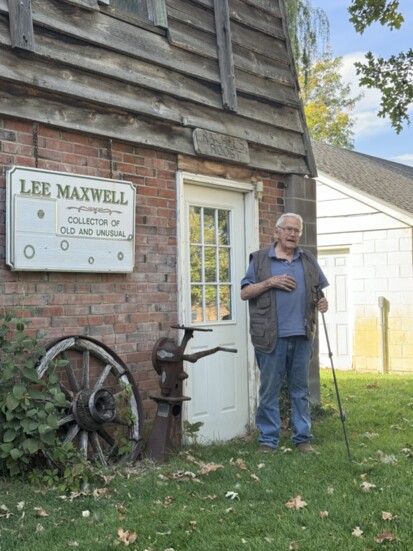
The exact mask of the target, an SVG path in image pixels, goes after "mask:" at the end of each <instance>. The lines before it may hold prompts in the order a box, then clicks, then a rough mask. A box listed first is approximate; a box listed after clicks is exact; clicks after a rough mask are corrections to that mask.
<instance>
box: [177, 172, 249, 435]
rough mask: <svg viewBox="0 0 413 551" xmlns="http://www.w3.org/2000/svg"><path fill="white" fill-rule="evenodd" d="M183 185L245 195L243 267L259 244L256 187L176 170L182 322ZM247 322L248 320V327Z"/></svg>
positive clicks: (180, 311) (180, 314)
mask: <svg viewBox="0 0 413 551" xmlns="http://www.w3.org/2000/svg"><path fill="white" fill-rule="evenodd" d="M185 185H191V186H193V185H198V186H202V187H209V188H216V189H221V190H226V191H235V192H238V193H242V194H243V195H244V221H245V224H244V227H245V235H244V241H245V251H246V258H245V270H246V269H247V266H248V257H249V254H250V253H251V252H253V251H255V250H257V249H258V247H259V225H258V223H259V212H258V196H257V195H258V194H257V186H256V184H255V183H251V182H241V181H237V180H228V179H226V178H217V177H216V176H206V175H203V174H192V173H190V172H185V171H179V170H178V171H177V173H176V197H177V241H178V243H177V245H178V258H177V278H178V281H177V285H178V320H179V323H180V324H184V322H185V320H184V312H185V311H186V307H187V304H186V302H187V300H186V296H185V293H184V292H183V290H184V288H185V285H184V277H185V271H184V269H183V250H184V246H185V236H184V228H185V220H184V216H185ZM239 315H246V316H248V308H247V302H245V310H244V314H243V313H242V312H240V313H239ZM248 326H249V323H247V327H248ZM245 338H247V339H248V344H247V370H248V373H247V381H248V421H249V425H250V426H253V423H255V411H256V407H257V397H258V370H257V367H256V362H255V353H254V348H253V346H252V344H251V339H250V338H249V334H247V335H245ZM185 415H186V408H183V412H182V417H183V420H185Z"/></svg>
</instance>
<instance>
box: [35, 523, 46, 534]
mask: <svg viewBox="0 0 413 551" xmlns="http://www.w3.org/2000/svg"><path fill="white" fill-rule="evenodd" d="M40 532H44V527H43V526H42V525H41V524H40V522H39V523H38V524H37V526H36V534H39V533H40Z"/></svg>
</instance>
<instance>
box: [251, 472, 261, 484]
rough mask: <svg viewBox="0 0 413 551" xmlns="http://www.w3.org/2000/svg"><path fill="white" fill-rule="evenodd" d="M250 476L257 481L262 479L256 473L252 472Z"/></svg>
mask: <svg viewBox="0 0 413 551" xmlns="http://www.w3.org/2000/svg"><path fill="white" fill-rule="evenodd" d="M250 478H252V480H255V481H256V482H259V481H260V479H259V478H258V476H257V475H256V474H254V473H251V474H250Z"/></svg>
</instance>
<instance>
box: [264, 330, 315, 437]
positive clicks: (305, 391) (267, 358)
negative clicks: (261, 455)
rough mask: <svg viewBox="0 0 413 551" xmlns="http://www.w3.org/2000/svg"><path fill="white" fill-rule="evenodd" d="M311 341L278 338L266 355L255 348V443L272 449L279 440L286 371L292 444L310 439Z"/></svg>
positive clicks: (298, 337) (298, 338)
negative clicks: (257, 376) (257, 381)
mask: <svg viewBox="0 0 413 551" xmlns="http://www.w3.org/2000/svg"><path fill="white" fill-rule="evenodd" d="M312 353H313V343H312V342H311V341H309V340H308V339H307V338H306V337H304V336H297V337H279V338H278V339H277V345H276V347H275V349H274V350H273V351H272V352H271V353H270V354H266V353H265V352H261V351H259V350H256V351H255V355H256V358H257V362H258V367H259V370H260V393H259V405H258V409H257V417H256V423H257V427H258V429H259V431H260V436H259V442H260V443H261V444H265V445H267V446H271V447H273V448H276V447H277V446H278V442H279V440H280V431H281V418H280V408H279V402H280V391H281V383H282V380H283V378H284V375H285V374H287V383H288V390H289V393H290V398H291V410H292V419H291V420H292V425H293V436H292V440H293V442H294V444H300V443H302V442H310V441H311V440H312V439H313V435H312V434H311V410H310V401H309V395H310V390H309V376H308V368H309V363H310V359H311V356H312Z"/></svg>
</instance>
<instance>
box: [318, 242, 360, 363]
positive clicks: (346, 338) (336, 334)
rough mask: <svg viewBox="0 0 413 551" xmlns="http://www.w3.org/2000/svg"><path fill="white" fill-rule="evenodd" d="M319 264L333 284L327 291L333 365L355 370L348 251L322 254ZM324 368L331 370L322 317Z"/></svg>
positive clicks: (321, 337) (328, 327)
mask: <svg viewBox="0 0 413 551" xmlns="http://www.w3.org/2000/svg"><path fill="white" fill-rule="evenodd" d="M318 261H319V263H320V266H321V269H322V270H323V272H324V273H325V275H326V277H327V279H328V281H329V283H330V285H329V287H327V288H326V289H324V292H325V294H326V296H327V299H328V303H329V308H328V312H327V313H326V314H325V315H324V319H325V322H326V328H327V335H328V340H329V342H330V350H331V353H332V360H333V365H334V367H335V368H337V369H351V367H352V348H351V324H350V312H349V290H348V261H349V254H348V252H347V251H345V252H343V253H340V252H337V251H334V252H332V253H331V254H329V253H328V252H319V255H318ZM319 334H320V340H319V343H320V366H321V367H331V361H330V357H329V350H328V346H327V339H326V336H325V330H324V325H323V319H322V316H321V314H320V315H319Z"/></svg>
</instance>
